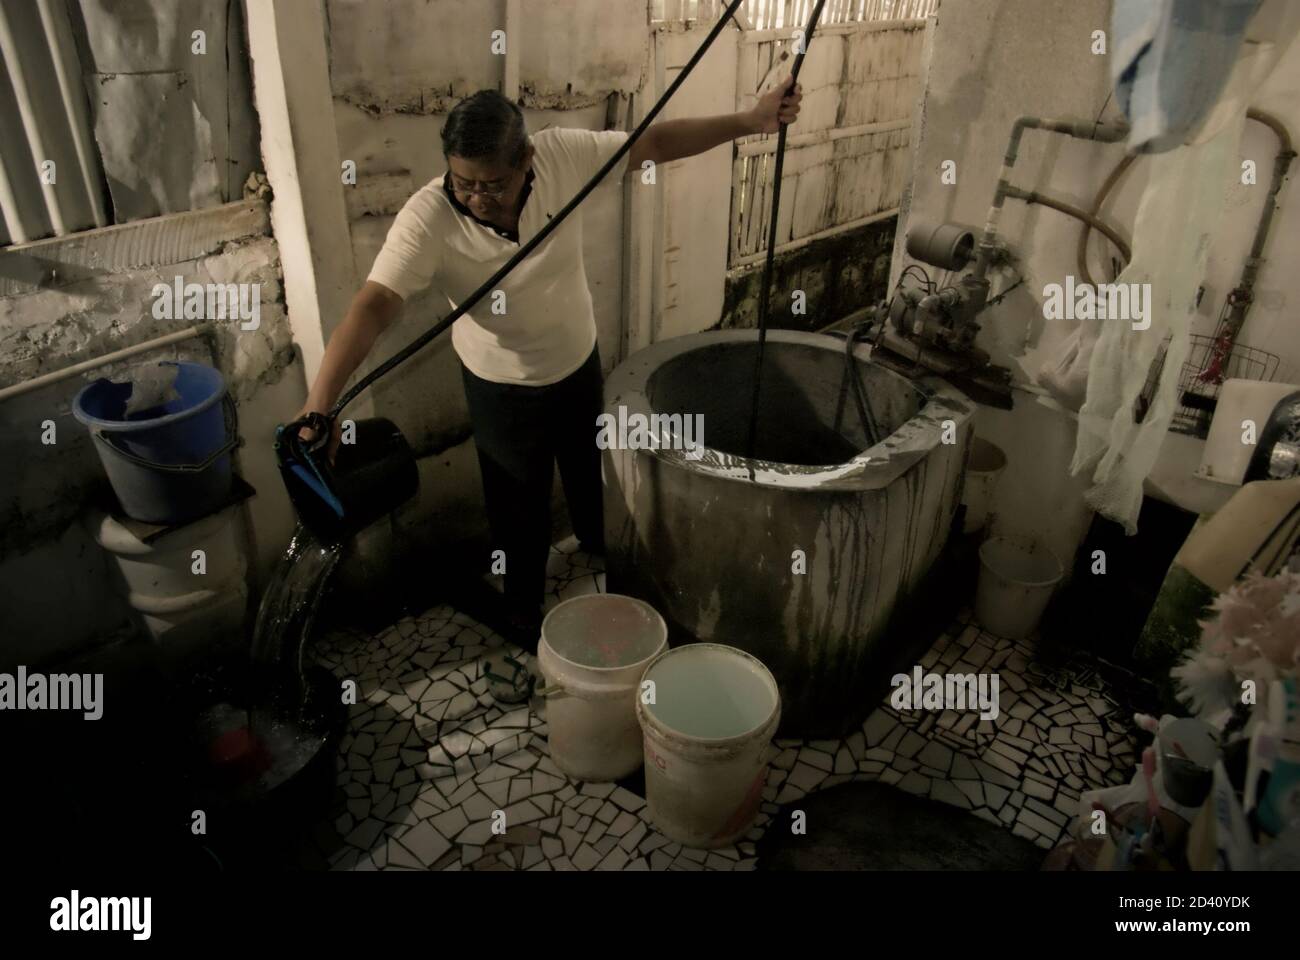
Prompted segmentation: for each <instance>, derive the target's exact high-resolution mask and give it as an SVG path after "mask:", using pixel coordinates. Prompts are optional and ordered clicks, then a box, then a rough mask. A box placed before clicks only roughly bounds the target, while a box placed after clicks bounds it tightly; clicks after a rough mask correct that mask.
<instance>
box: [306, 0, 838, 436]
mask: <svg viewBox="0 0 1300 960" xmlns="http://www.w3.org/2000/svg"><path fill="white" fill-rule="evenodd" d="M744 2H745V0H731V3H730V5H729V6H728V7H727V10H726V12H725V13H724V14H723V15H722V16H721V17H719V18H718V22H717V23H715V24H714V25H713V29H712V30H710V31H709V35H708V36H707V37H705V38H704V42H703V43H701V44H700V48H699V49H698V50H696V51H695V55H694V56H692V57H691V59H690V60H689V61H688V62H687V64H686V66H685V67H683V68H682V72H681V73H679V74H678V75H677V78H676V79H675V80H674V81H673V82H672V84H671V85H670V86H669V87H668V89H667V90H666V91H664V95H663V96H662V97H660V98H659V101H658V102H657V103H656V104H655V105H654V107H652V108H651V110H650V112H649V113H647V114H646V116H645V119H644V120H642V121H641V122H640V123H639V124H638V125H637V128H636V129H635V130H633V131H632V133H631V134H630V135H629V136H628V138H627V141H626V142H625V143H624V144H623V146H622V147H620V148H619V150H618V152H617V153H615V154H614V156H612V157H610V158H609V160H608V161H607V162H606V163H605V165H604V166H603V167H601V168H600V169H599V170H598V171H597V172H596V175H595V176H594V177H592V178H591V179H590V180H589V181H587V185H586V186H584V187H583V188H582V189H581V190H579V191H578V193H577V195H576V196H574V198H573V199H572V200H570V201H569V202H568V203H567V204H565V206H564V208H563V209H562V210H561V211H560V212H559V213H558V214H556V215H555V216H554V217H552V218H551V220H550V221H549V222H548V223H547V224H546V226H544V227H543V228H542V229H541V230H539V231H538V232H537V234H536V236H534V237H533V238H532V239H531V240H529V241H528V242H527V243H526V244H524V245H523V246H522V247H521V248H520V249H519V251H518V252H517V253H516V254H515V255H514V256H513V257H511V258H510V259H509V260H507V261H506V262H505V264H504V265H503V266H502V267H501V269H499V270H498V271H497V272H496V273H494V274H492V276H491V277H489V278H488V279H487V280H485V281H484V282H483V285H482V286H480V287H479V288H478V289H477V290H475V291H474V292H473V293H471V294H470V295H469V296H468V297H466V298H465V300H464V301H463V302H462V303H461V304H460V306H458V307H456V309H455V310H453V311H452V312H451V313H449V314H447V316H445V317H443V318H442V319H441V320H439V321H438V322H437V323H436V324H434V325H433V326H432V327H431V328H430V329H428V330H426V331H425V332H424V333H422V334H420V336H418V337H416V338H415V339H414V340H412V341H411V342H410V343H409V344H407V345H406V346H405V347H403V348H402V349H401V350H399V351H398V352H397V353H395V354H394V355H393V356H391V357H389V358H388V359H387V360H385V361H384V362H383V363H381V364H380V365H379V366H377V367H375V369H373V370H371V371H370V372H369V373H368V374H366V375H365V376H364V377H362V378H361V379H360V380H359V381H357V383H356V384H355V385H354V386H353V387H352V389H350V390H348V391H347V393H345V394H343V398H342V399H341V400H339V402H338V403H336V404H334V408H333V409H332V410H330V412H329V419H330V421H333V420H335V419H336V418H337V417H338V415H339V413H341V412H342V410H343V408H344V407H346V406H347V405H348V404H349V403H351V402H352V401H353V400H354V399H355V398H356V396H357V394H359V393H360V392H361V391H362V390H364V389H365V388H366V387H368V386H370V385H371V384H372V383H374V382H375V381H376V380H378V379H379V378H380V377H382V376H383V375H384V374H386V373H388V372H389V371H390V370H392V369H393V368H394V367H396V366H397V365H398V364H400V363H402V362H404V361H406V360H407V359H409V358H410V357H411V355H412V354H414V353H415V352H416V351H418V350H419V349H420V348H421V347H423V346H425V345H426V344H427V343H429V341H431V340H433V339H434V338H435V337H437V336H438V334H440V333H442V332H443V331H444V330H446V329H447V328H448V327H450V326H451V325H452V324H453V323H454V322H455V321H456V320H457V319H459V318H460V316H461V315H462V314H464V313H465V311H467V310H469V308H470V307H472V306H474V304H476V303H478V302H479V301H480V300H482V299H483V298H484V297H485V296H487V295H488V294H489V293H490V292H492V290H493V289H494V288H495V287H496V285H497V284H498V283H500V282H501V281H502V279H504V278H505V276H506V274H508V273H509V272H510V271H511V270H513V269H514V268H515V267H516V266H518V264H519V262H520V261H521V260H523V259H524V257H526V256H528V255H529V254H530V253H532V252H533V250H535V249H536V248H537V246H538V244H540V243H541V242H542V241H543V240H545V239H546V238H547V237H548V236H550V235H551V231H552V230H554V229H556V228H557V227H558V226H559V225H560V224H561V223H562V222H563V221H564V218H565V217H567V216H568V215H569V214H571V213H572V212H573V211H574V210H576V209H577V208H578V204H580V203H582V201H583V200H585V199H586V198H587V194H589V193H591V191H592V190H594V189H596V186H597V185H598V184H599V183H600V181H601V180H603V179H605V175H606V174H608V173H609V171H611V170H613V169H614V167H615V166H617V165H618V162H619V161H620V160H621V159H623V156H624V155H625V154H626V153H627V152H628V151H629V150H631V149H632V144H634V143H635V142H636V140H637V138H638V137H639V136H641V134H642V133H644V132H645V130H646V127H648V126H650V124H651V122H652V121H653V120H654V118H655V117H656V116H658V114H659V111H660V110H662V109H663V108H664V105H665V104H667V103H668V101H669V99H671V98H672V96H673V94H675V93H676V92H677V88H678V87H680V86H681V85H682V84H683V83H684V82H685V80H686V78H687V77H688V76H690V73H691V71H692V70H693V69H695V65H696V64H697V63H699V62H700V58H701V57H703V56H704V54H705V53H706V52H707V51H708V49H709V47H710V46H711V45H712V44H713V41H714V40H715V39H717V36H718V34H720V33H721V32H722V28H723V27H725V26H726V25H727V21H728V20H730V19H731V17H732V15H733V14H735V12H736V9H737V8H738V7H739V6H740V5H741V4H742V3H744ZM824 2H825V0H822V3H824ZM817 9H818V10H819V11H820V10H821V3H819V4H818V5H817ZM800 59H802V55H800ZM795 69H796V71H797V70H798V62H797V61H796V64H795ZM782 134H783V135H784V129H783V130H782Z"/></svg>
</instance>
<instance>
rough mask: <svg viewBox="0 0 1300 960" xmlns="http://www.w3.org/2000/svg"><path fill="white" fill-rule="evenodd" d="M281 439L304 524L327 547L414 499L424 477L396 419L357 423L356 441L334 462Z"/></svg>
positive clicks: (283, 465) (285, 471)
mask: <svg viewBox="0 0 1300 960" xmlns="http://www.w3.org/2000/svg"><path fill="white" fill-rule="evenodd" d="M291 428H292V429H297V428H296V427H293V425H290V426H289V427H281V428H280V431H279V432H278V433H277V438H276V453H277V455H278V457H279V462H280V475H281V476H282V477H283V478H284V483H285V487H286V488H287V489H288V491H289V499H290V500H292V501H293V505H294V507H295V509H297V511H298V516H299V517H300V518H301V519H302V522H303V523H304V524H305V525H306V526H307V527H308V528H309V529H310V530H311V531H312V533H314V534H315V535H316V536H317V537H318V538H319V539H320V540H321V541H322V542H323V543H338V542H341V541H343V540H347V539H348V538H350V537H352V536H354V535H356V534H357V533H359V532H360V531H361V530H364V529H365V528H366V527H368V526H370V524H372V523H374V522H375V521H376V520H378V519H379V518H380V517H383V516H385V515H387V514H389V513H391V512H392V511H393V510H395V509H397V508H398V507H399V506H401V505H402V504H403V503H405V502H406V501H407V500H409V499H411V497H413V496H414V495H415V493H416V491H417V490H418V489H419V486H420V477H419V472H418V470H417V469H416V465H415V454H414V452H413V451H412V450H411V446H410V444H408V443H407V442H406V438H405V437H404V436H402V432H401V431H400V430H398V429H397V425H396V424H394V423H393V422H392V421H391V420H385V419H383V418H382V417H375V418H373V419H370V420H357V421H355V422H354V431H355V432H354V434H353V436H352V438H351V439H352V442H351V443H343V444H341V445H340V446H339V450H338V454H337V456H336V458H335V461H334V463H332V464H331V463H330V462H329V460H328V457H327V456H326V455H325V451H324V449H323V448H322V449H320V450H319V452H318V453H316V454H313V453H311V452H309V451H308V450H306V449H304V447H303V445H302V444H294V443H290V442H288V441H287V438H286V437H284V436H283V431H285V430H287V429H291Z"/></svg>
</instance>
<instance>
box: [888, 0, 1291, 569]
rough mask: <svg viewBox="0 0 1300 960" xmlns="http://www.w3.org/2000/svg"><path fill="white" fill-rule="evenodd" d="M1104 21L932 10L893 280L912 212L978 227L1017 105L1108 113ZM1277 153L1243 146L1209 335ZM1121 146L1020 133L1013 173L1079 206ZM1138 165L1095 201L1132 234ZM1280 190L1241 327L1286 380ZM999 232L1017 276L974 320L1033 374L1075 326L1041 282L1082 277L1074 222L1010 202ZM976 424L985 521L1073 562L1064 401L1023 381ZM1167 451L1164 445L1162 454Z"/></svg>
mask: <svg viewBox="0 0 1300 960" xmlns="http://www.w3.org/2000/svg"><path fill="white" fill-rule="evenodd" d="M1109 27H1110V4H1109V3H1108V2H1106V0H1080V2H1077V3H1071V4H1063V5H1055V6H1054V7H1053V9H1052V13H1051V16H1050V18H1045V17H1044V16H1043V12H1042V7H1041V4H1038V3H1035V2H1033V0H986V2H980V3H961V2H952V0H949V2H947V3H945V4H943V5H941V7H940V9H939V12H938V14H937V17H936V18H935V21H934V24H933V34H932V37H931V41H930V46H929V49H928V53H927V57H928V67H927V77H926V82H925V89H924V92H923V94H922V99H921V102H920V104H919V108H918V114H917V120H916V123H915V125H914V136H913V142H914V144H915V154H914V158H913V164H912V169H913V179H912V184H911V186H910V188H909V190H908V191H907V194H906V195H905V197H904V203H903V212H902V215H901V221H902V229H901V230H900V231H899V242H898V244H897V245H896V249H895V256H894V267H893V271H892V276H891V285H892V283H894V282H896V281H897V278H898V275H899V272H900V270H901V268H902V266H903V265H904V264H905V263H907V262H909V261H908V259H907V258H906V257H905V255H904V252H903V243H902V238H903V237H904V236H905V234H906V230H907V225H908V222H909V220H910V218H911V217H913V216H923V217H925V218H926V219H930V220H956V221H960V222H964V223H965V224H967V225H968V226H970V227H972V228H975V229H976V230H977V231H978V228H979V227H980V226H982V225H983V222H984V216H985V214H986V212H987V209H988V205H989V202H990V200H991V198H992V194H993V189H994V187H995V185H996V181H997V176H998V170H999V168H1000V166H1001V162H1002V157H1003V154H1004V152H1005V149H1006V142H1007V137H1008V134H1009V132H1010V129H1011V124H1012V122H1013V121H1014V120H1015V118H1016V117H1017V116H1019V115H1022V114H1031V115H1038V116H1047V117H1073V118H1088V119H1091V118H1096V117H1110V116H1117V111H1116V107H1115V104H1114V101H1113V99H1112V98H1111V87H1110V81H1109V76H1108V72H1107V61H1106V57H1105V56H1099V55H1096V54H1093V53H1092V52H1091V47H1092V32H1093V31H1094V30H1107V31H1108V30H1109ZM1297 54H1300V51H1297V50H1292V51H1291V55H1290V57H1289V60H1288V61H1287V62H1286V63H1284V64H1283V65H1282V66H1281V68H1280V69H1279V71H1278V74H1277V76H1276V77H1275V82H1273V83H1272V84H1271V85H1270V87H1269V88H1268V90H1267V91H1266V92H1265V94H1264V95H1263V96H1262V97H1261V98H1260V99H1259V100H1258V101H1257V103H1258V105H1259V106H1261V107H1263V108H1265V109H1271V110H1274V111H1276V112H1277V113H1278V114H1279V115H1280V116H1282V117H1283V118H1284V119H1286V120H1287V122H1288V123H1289V124H1290V125H1291V127H1292V130H1293V131H1300V99H1298V98H1297V96H1296V94H1297V92H1300V90H1298V89H1297V88H1298V86H1300V69H1298V67H1300V63H1298V62H1297ZM1067 78H1068V80H1067ZM1275 151H1276V146H1275V142H1274V141H1273V140H1272V135H1271V134H1270V133H1268V132H1267V131H1266V130H1265V129H1264V128H1262V127H1259V126H1258V125H1256V124H1251V125H1250V128H1249V129H1248V130H1247V132H1246V138H1245V142H1244V145H1243V154H1242V155H1243V157H1253V158H1255V159H1256V160H1257V162H1258V165H1259V169H1260V184H1261V185H1259V186H1255V187H1242V186H1241V185H1239V184H1231V185H1228V188H1227V190H1228V192H1227V205H1226V209H1225V216H1224V223H1223V231H1222V233H1221V235H1220V236H1219V238H1218V239H1217V241H1216V246H1215V248H1214V250H1213V251H1212V254H1211V263H1210V268H1209V273H1208V276H1207V278H1206V287H1207V291H1206V296H1205V299H1204V301H1203V305H1202V309H1201V314H1202V316H1201V317H1200V319H1199V321H1198V323H1197V326H1196V332H1200V333H1209V332H1210V330H1211V329H1212V327H1213V324H1214V320H1215V319H1216V318H1217V316H1218V312H1219V307H1220V305H1221V304H1222V300H1223V296H1224V295H1225V293H1226V292H1227V290H1228V289H1229V288H1230V287H1231V286H1232V284H1234V283H1235V282H1236V279H1237V276H1238V274H1239V271H1240V268H1241V263H1242V259H1243V257H1244V256H1245V254H1246V251H1247V249H1248V247H1249V242H1250V240H1249V238H1250V236H1251V234H1252V232H1253V230H1254V228H1255V223H1256V218H1257V215H1258V211H1259V209H1260V205H1261V204H1262V202H1263V195H1264V192H1265V191H1266V190H1267V182H1268V171H1269V170H1271V165H1272V158H1273V154H1274V152H1275ZM1122 156H1123V147H1122V146H1121V145H1101V144H1093V143H1088V142H1084V141H1079V140H1073V139H1069V138H1066V137H1062V136H1056V135H1051V134H1044V133H1042V132H1039V131H1030V132H1029V133H1027V134H1026V136H1025V138H1024V140H1023V142H1022V147H1021V151H1020V156H1019V159H1018V161H1017V165H1016V168H1015V170H1016V172H1015V176H1014V182H1015V183H1016V184H1017V185H1018V186H1020V187H1022V188H1024V189H1029V190H1038V191H1041V192H1043V193H1046V194H1049V195H1052V196H1054V197H1058V198H1060V199H1062V200H1065V201H1067V202H1069V203H1072V204H1075V205H1076V206H1084V207H1087V206H1089V205H1090V204H1091V201H1092V198H1093V197H1094V195H1095V194H1096V192H1097V190H1098V189H1099V187H1100V186H1101V183H1102V181H1103V180H1104V179H1105V177H1106V175H1107V174H1108V173H1109V172H1110V170H1111V169H1112V168H1113V166H1114V165H1115V164H1116V163H1117V162H1118V160H1119V159H1120V158H1121V157H1122ZM947 160H952V161H955V163H956V165H957V167H956V172H957V182H956V184H955V185H950V184H945V183H943V182H942V180H941V172H942V164H943V163H944V161H947ZM1143 167H1144V164H1143V162H1142V161H1141V160H1139V161H1138V163H1137V164H1136V165H1135V167H1134V168H1133V169H1132V170H1131V171H1130V173H1129V175H1128V177H1127V178H1126V180H1125V181H1124V182H1123V183H1122V184H1121V187H1120V189H1119V190H1118V192H1117V193H1116V194H1115V195H1114V196H1113V197H1112V199H1111V201H1110V202H1108V203H1107V205H1106V207H1105V209H1104V210H1103V214H1104V215H1106V216H1107V217H1108V219H1109V220H1110V221H1111V222H1112V223H1114V224H1116V225H1117V226H1119V228H1120V229H1121V231H1122V232H1123V233H1125V234H1126V235H1131V231H1132V224H1133V219H1134V214H1135V211H1136V207H1137V201H1138V199H1139V198H1140V196H1141V190H1142V186H1143V184H1144V182H1145V176H1146V174H1145V170H1144V169H1143ZM1287 190H1289V191H1290V196H1289V195H1288V193H1287V192H1284V194H1283V198H1282V203H1283V207H1282V212H1281V214H1280V216H1279V217H1278V218H1277V219H1276V220H1275V221H1274V228H1273V244H1272V246H1271V248H1270V250H1269V259H1270V263H1269V264H1268V265H1267V266H1266V267H1265V268H1264V271H1263V273H1262V275H1261V277H1260V282H1259V288H1258V294H1257V296H1258V302H1257V304H1256V306H1255V309H1254V312H1253V313H1252V316H1251V318H1250V320H1249V321H1248V323H1247V327H1246V332H1245V336H1244V340H1245V341H1246V342H1247V343H1249V344H1251V345H1253V346H1255V347H1258V348H1260V349H1265V350H1270V351H1272V352H1275V353H1278V354H1280V355H1281V356H1282V362H1283V367H1284V370H1283V371H1281V372H1280V375H1285V368H1286V367H1287V366H1289V367H1290V369H1292V370H1295V369H1297V367H1296V364H1297V363H1298V362H1300V332H1298V331H1300V328H1298V327H1297V326H1296V325H1295V323H1294V316H1293V314H1294V310H1291V311H1290V312H1289V313H1288V310H1287V304H1288V302H1291V303H1294V302H1295V299H1296V296H1297V293H1298V292H1300V291H1297V289H1296V280H1295V279H1294V272H1293V271H1290V269H1289V266H1288V264H1289V263H1292V262H1294V260H1295V258H1296V256H1297V255H1298V254H1300V250H1297V245H1298V244H1300V229H1297V228H1298V227H1300V198H1295V199H1291V198H1290V197H1293V196H1294V185H1292V186H1291V187H1289V188H1287ZM1001 232H1002V233H1003V235H1004V236H1005V237H1007V238H1009V241H1010V243H1011V245H1012V247H1013V250H1014V253H1015V254H1016V256H1017V258H1018V262H1017V264H1016V268H1017V269H1018V270H1020V271H1021V272H1022V273H1023V274H1024V276H1025V283H1024V285H1023V286H1021V287H1020V288H1019V289H1017V290H1015V291H1014V292H1013V293H1011V295H1010V296H1009V297H1007V299H1006V300H1005V301H1004V302H1002V303H1001V304H999V305H998V306H996V307H994V308H992V309H990V310H989V311H988V312H987V313H985V314H984V315H983V317H982V318H981V320H982V323H983V325H984V329H983V331H982V332H981V334H980V338H979V341H978V342H979V344H980V345H981V346H983V347H984V348H985V349H988V350H989V351H990V352H991V353H992V354H993V361H994V362H995V363H999V364H1003V365H1006V366H1009V367H1010V368H1011V369H1012V370H1013V371H1014V372H1015V376H1016V379H1017V380H1019V381H1027V382H1032V380H1033V377H1034V375H1035V374H1036V372H1037V371H1038V369H1039V367H1040V366H1041V365H1042V363H1043V362H1044V361H1045V360H1047V359H1048V358H1051V357H1053V356H1054V355H1055V353H1056V351H1057V350H1058V349H1059V348H1060V345H1061V344H1062V342H1063V341H1064V340H1065V338H1066V337H1067V336H1068V335H1069V333H1070V330H1071V322H1070V321H1050V322H1049V321H1046V320H1044V319H1043V313H1042V305H1041V304H1042V291H1043V287H1044V285H1045V284H1048V283H1061V282H1063V281H1064V278H1065V276H1066V275H1068V274H1074V275H1077V273H1078V270H1077V268H1076V266H1075V263H1076V258H1075V249H1076V244H1077V238H1078V235H1079V224H1078V223H1077V222H1076V221H1074V220H1072V219H1070V218H1068V217H1065V216H1062V215H1060V214H1058V213H1056V212H1054V211H1051V210H1048V209H1046V208H1044V207H1041V206H1038V205H1035V206H1028V205H1026V204H1023V203H1020V202H1018V201H1008V204H1007V207H1006V209H1005V212H1004V214H1003V219H1002V224H1001ZM1102 249H1103V248H1102V243H1101V241H1100V240H1099V239H1097V238H1096V237H1095V235H1094V239H1093V241H1092V250H1093V251H1094V256H1093V259H1092V261H1091V263H1092V270H1093V272H1094V274H1095V275H1097V278H1098V279H1101V276H1100V270H1101V267H1102V259H1101V255H1100V251H1101V250H1102ZM1108 276H1109V275H1107V278H1108ZM936 279H937V277H936ZM1013 281H1014V276H1013V275H1011V274H1003V275H1002V277H1001V278H999V279H997V280H995V281H994V286H993V293H994V294H996V293H997V292H998V291H999V290H1001V289H1003V288H1004V287H1005V286H1006V285H1008V284H1009V283H1010V282H1013ZM976 430H977V433H979V434H980V435H981V436H985V437H987V438H988V439H990V440H992V441H993V442H995V443H997V444H998V445H1000V446H1001V447H1002V448H1003V449H1004V450H1005V451H1006V453H1007V456H1008V459H1009V466H1008V469H1007V471H1006V473H1005V475H1004V477H1003V479H1002V482H1001V484H1000V486H999V488H998V490H997V492H996V496H995V498H994V503H993V513H994V515H995V516H994V520H993V524H994V528H995V529H996V530H999V531H1004V532H1009V533H1012V534H1018V535H1037V536H1040V537H1042V538H1044V539H1045V540H1046V541H1047V543H1048V544H1049V545H1051V546H1052V547H1053V549H1055V550H1056V551H1057V552H1058V554H1059V555H1060V556H1061V557H1062V559H1064V560H1067V562H1068V560H1069V558H1070V557H1071V556H1072V554H1073V551H1074V549H1075V546H1076V545H1077V543H1078V541H1079V539H1080V538H1081V536H1082V534H1083V532H1084V531H1085V530H1086V527H1087V524H1088V522H1089V520H1090V516H1091V515H1090V512H1089V511H1088V510H1087V509H1086V508H1085V507H1084V505H1083V501H1082V492H1083V490H1084V489H1085V486H1086V484H1085V482H1084V481H1083V480H1082V479H1076V478H1072V477H1070V476H1069V474H1068V465H1069V462H1070V459H1071V457H1072V455H1073V450H1074V441H1075V431H1076V424H1075V421H1074V420H1073V419H1072V417H1071V416H1070V415H1068V414H1067V413H1064V412H1062V411H1061V410H1060V409H1059V408H1053V407H1049V406H1045V405H1044V404H1043V403H1041V402H1038V401H1037V400H1036V398H1035V397H1034V395H1032V394H1030V393H1025V392H1019V391H1018V392H1017V394H1016V409H1015V410H1014V411H1012V412H1003V411H998V410H994V409H992V408H989V407H981V408H980V412H979V415H978V417H977V419H976ZM1183 439H1184V438H1172V437H1171V439H1170V441H1169V442H1167V443H1166V447H1165V448H1164V450H1165V451H1175V452H1176V453H1177V454H1178V455H1180V456H1181V463H1182V465H1181V466H1180V467H1179V469H1180V470H1181V471H1182V472H1183V473H1184V474H1185V473H1186V472H1187V471H1189V470H1190V469H1192V468H1194V466H1195V465H1196V462H1198V461H1199V456H1200V446H1201V444H1200V442H1198V441H1192V440H1188V441H1187V443H1186V444H1184V443H1182V442H1181V441H1182V440H1183ZM1172 456H1174V454H1173V453H1168V452H1167V453H1166V454H1165V458H1166V459H1169V458H1171V457H1172Z"/></svg>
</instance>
